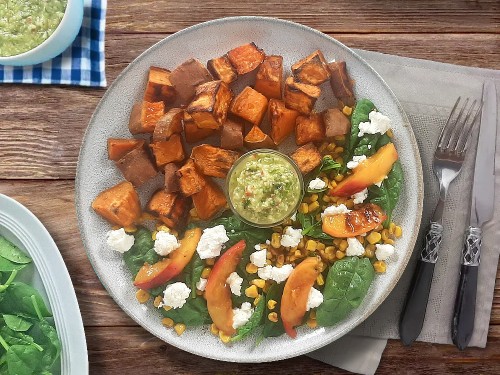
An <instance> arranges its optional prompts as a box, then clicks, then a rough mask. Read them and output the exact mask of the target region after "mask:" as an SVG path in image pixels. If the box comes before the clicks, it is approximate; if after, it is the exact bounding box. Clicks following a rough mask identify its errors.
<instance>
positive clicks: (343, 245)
mask: <svg viewBox="0 0 500 375" xmlns="http://www.w3.org/2000/svg"><path fill="white" fill-rule="evenodd" d="M348 246H349V244H348V243H347V241H346V240H341V241H340V243H339V250H340V251H346V249H347V247H348Z"/></svg>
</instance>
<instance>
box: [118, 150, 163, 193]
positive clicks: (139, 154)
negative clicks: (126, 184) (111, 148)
mask: <svg viewBox="0 0 500 375" xmlns="http://www.w3.org/2000/svg"><path fill="white" fill-rule="evenodd" d="M115 165H116V167H117V168H118V169H119V170H120V171H121V172H122V174H123V177H125V179H126V180H127V181H130V182H131V183H132V185H134V186H136V187H137V186H141V185H142V184H144V183H145V182H147V181H149V180H150V179H152V178H153V177H155V176H156V174H157V171H156V168H155V165H154V163H153V162H152V161H151V158H150V156H149V154H148V152H147V151H146V149H145V148H144V147H136V148H134V149H133V150H132V151H130V152H127V153H126V154H125V155H123V156H122V158H121V159H119V160H117V161H115Z"/></svg>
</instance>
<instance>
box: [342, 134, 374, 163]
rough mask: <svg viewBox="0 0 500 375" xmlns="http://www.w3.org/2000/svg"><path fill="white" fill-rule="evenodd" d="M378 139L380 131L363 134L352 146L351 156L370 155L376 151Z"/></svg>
mask: <svg viewBox="0 0 500 375" xmlns="http://www.w3.org/2000/svg"><path fill="white" fill-rule="evenodd" d="M379 139H380V133H375V134H365V135H364V136H362V137H360V138H359V143H358V145H357V146H356V147H355V148H354V150H353V152H352V156H355V155H356V156H360V155H366V157H369V156H372V155H373V154H374V153H375V152H376V151H377V144H378V141H379ZM347 161H349V160H347Z"/></svg>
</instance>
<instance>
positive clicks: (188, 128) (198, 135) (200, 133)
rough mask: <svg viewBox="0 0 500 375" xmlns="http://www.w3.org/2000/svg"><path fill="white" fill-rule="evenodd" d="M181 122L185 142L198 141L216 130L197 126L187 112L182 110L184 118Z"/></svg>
mask: <svg viewBox="0 0 500 375" xmlns="http://www.w3.org/2000/svg"><path fill="white" fill-rule="evenodd" d="M182 122H183V124H184V136H185V137H186V142H187V143H196V142H199V141H201V140H202V139H205V138H207V137H210V136H211V135H213V134H215V133H216V132H217V130H215V129H207V128H199V127H198V125H197V124H196V122H194V120H193V118H192V117H191V116H190V115H189V113H186V112H184V119H183V121H182Z"/></svg>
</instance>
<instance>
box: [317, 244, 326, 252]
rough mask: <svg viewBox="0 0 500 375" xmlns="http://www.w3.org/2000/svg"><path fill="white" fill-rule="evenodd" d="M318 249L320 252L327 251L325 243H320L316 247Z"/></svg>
mask: <svg viewBox="0 0 500 375" xmlns="http://www.w3.org/2000/svg"><path fill="white" fill-rule="evenodd" d="M316 249H318V250H325V249H326V245H325V244H324V243H323V242H318V244H317V245H316Z"/></svg>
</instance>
